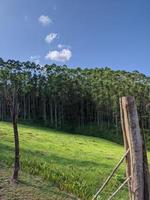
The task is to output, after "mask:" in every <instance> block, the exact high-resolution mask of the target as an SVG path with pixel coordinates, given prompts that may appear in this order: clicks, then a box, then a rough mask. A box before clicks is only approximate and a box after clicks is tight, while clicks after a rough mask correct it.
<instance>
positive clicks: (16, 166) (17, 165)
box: [12, 113, 20, 182]
mask: <svg viewBox="0 0 150 200" xmlns="http://www.w3.org/2000/svg"><path fill="white" fill-rule="evenodd" d="M13 129H14V142H15V163H14V171H13V177H12V179H13V181H14V182H16V181H17V180H18V172H19V168H20V162H19V134H18V126H17V119H16V114H15V113H14V114H13Z"/></svg>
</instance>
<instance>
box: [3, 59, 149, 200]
mask: <svg viewBox="0 0 150 200" xmlns="http://www.w3.org/2000/svg"><path fill="white" fill-rule="evenodd" d="M123 96H134V97H135V100H136V104H137V110H138V115H139V122H140V127H141V128H143V129H142V130H144V131H145V133H146V134H145V136H146V144H147V147H148V150H149V143H150V138H149V129H150V77H149V76H146V75H144V74H142V73H140V72H138V71H133V72H127V71H122V70H118V71H114V70H112V69H111V68H109V67H105V68H100V67H96V68H84V69H82V68H79V67H77V68H70V67H67V66H66V65H63V66H58V65H56V64H52V65H47V64H46V65H39V64H35V63H34V62H29V61H27V62H20V61H16V60H7V61H5V60H3V59H2V58H0V120H1V122H0V136H1V142H0V168H1V171H0V175H1V177H2V178H0V188H4V189H5V190H6V191H3V192H2V195H3V196H4V197H5V198H4V200H5V199H6V200H7V199H9V198H12V197H14V198H15V199H18V200H22V199H23V200H26V199H29V195H31V196H32V199H40V200H43V199H48V200H49V199H59V198H60V199H64V200H65V199H70V200H73V199H76V200H77V199H78V198H81V199H84V200H89V199H91V198H92V196H93V194H94V193H95V192H96V191H97V189H98V187H99V181H100V180H101V184H102V181H103V180H104V178H106V177H107V176H108V174H109V173H110V170H111V169H112V168H113V167H114V163H117V161H118V160H119V158H120V157H121V154H123V148H122V146H121V145H120V144H121V143H122V140H121V138H122V131H121V119H120V108H119V99H120V98H121V97H123ZM10 121H12V123H10ZM12 124H13V127H12ZM68 133H71V134H68ZM73 133H74V134H73ZM75 133H77V134H75ZM82 134H84V135H88V136H97V137H98V138H94V137H87V136H82ZM102 138H104V139H102ZM108 140H111V142H110V141H108ZM112 141H113V142H112ZM117 143H119V144H117ZM12 166H14V169H13V175H12V179H11V180H12V182H13V183H15V184H16V183H17V184H18V183H19V184H18V186H17V187H16V186H14V184H11V185H10V184H9V185H7V184H6V185H5V184H4V182H7V181H6V180H7V179H8V178H7V177H8V176H9V175H8V173H10V172H9V170H10V168H11V169H12ZM101 166H102V167H101ZM124 167H125V166H122V167H121V169H120V171H119V175H116V176H115V177H114V178H113V179H112V180H111V184H110V186H109V187H108V189H106V190H105V192H104V193H103V195H102V196H101V199H103V200H105V199H106V198H108V196H110V193H112V192H113V191H114V190H116V189H117V187H119V185H120V184H121V183H122V182H123V181H124V179H125V176H124V174H125V169H124ZM24 173H27V175H24ZM20 174H21V175H20ZM29 174H30V175H33V176H38V177H39V178H41V181H42V184H41V185H40V186H39V187H40V188H43V190H46V191H47V192H46V196H45V197H44V196H43V195H44V194H45V193H43V192H42V190H41V191H40V195H42V196H43V197H40V198H39V194H38V192H39V189H37V194H36V195H35V196H36V197H34V193H33V191H32V190H33V189H34V190H35V188H36V187H35V182H36V179H37V178H35V177H33V180H31V178H28V179H27V177H28V176H29ZM3 179H4V180H5V179H6V180H5V181H3ZM20 180H21V181H22V182H20ZM43 180H44V181H49V183H51V184H54V186H55V187H56V188H53V190H52V191H51V190H50V187H49V186H47V185H45V184H46V182H44V183H43ZM28 182H29V183H28ZM23 183H24V184H23ZM33 184H34V185H33ZM47 184H48V183H47ZM29 185H30V189H31V187H32V189H31V191H30V192H28V190H29V188H28V187H29ZM14 187H15V188H14ZM18 187H20V188H22V187H23V188H22V189H21V190H19V189H18V192H15V194H14V193H13V192H14V191H17V188H18ZM45 187H46V189H44V188H45ZM8 188H9V189H8ZM4 189H3V190H4ZM8 190H10V192H8ZM54 191H56V193H55V195H54V194H53V192H54ZM57 191H58V192H57ZM0 192H1V191H0ZM63 192H67V193H63ZM26 193H27V194H26ZM69 193H71V194H73V196H71V197H70V194H69ZM0 194H1V193H0ZM7 194H8V195H7ZM17 195H18V196H17ZM24 195H25V196H26V197H25V196H24ZM49 195H50V197H49ZM122 195H123V200H126V199H128V192H127V187H125V188H124V190H122V191H121V192H120V194H118V196H117V199H118V200H120V199H121V196H122ZM0 197H1V196H0Z"/></svg>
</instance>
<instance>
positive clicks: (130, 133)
mask: <svg viewBox="0 0 150 200" xmlns="http://www.w3.org/2000/svg"><path fill="white" fill-rule="evenodd" d="M120 110H121V123H122V130H123V138H124V145H125V148H126V151H127V150H128V149H129V150H130V152H129V154H128V155H127V156H126V174H127V177H131V178H130V181H129V182H128V183H129V184H128V187H129V196H130V199H131V200H150V189H149V170H148V162H147V153H146V148H145V145H144V137H143V136H142V135H141V130H140V127H139V120H138V114H137V108H136V104H135V99H134V97H130V96H129V97H122V98H121V99H120Z"/></svg>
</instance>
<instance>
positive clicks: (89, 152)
mask: <svg viewBox="0 0 150 200" xmlns="http://www.w3.org/2000/svg"><path fill="white" fill-rule="evenodd" d="M19 133H20V148H21V152H20V154H21V157H20V158H21V171H22V172H23V173H27V174H31V175H34V176H38V177H40V178H41V179H42V180H43V182H41V187H42V184H44V182H49V183H50V184H52V185H54V186H55V187H57V188H59V190H62V191H65V192H66V193H69V194H73V195H75V196H76V197H79V198H81V199H86V200H88V199H91V197H92V195H93V194H94V193H95V192H96V191H97V189H98V188H99V187H100V186H101V185H102V183H103V182H104V180H105V179H106V178H107V176H108V175H109V173H110V172H111V170H112V169H113V168H114V166H115V165H116V163H117V162H118V161H119V160H120V158H121V156H122V155H123V154H124V148H123V147H122V146H120V145H118V144H115V143H112V142H109V141H107V140H104V139H98V138H94V137H88V136H81V135H72V134H67V133H65V132H58V131H54V130H51V129H48V128H42V127H35V126H28V125H19ZM13 157H14V142H13V132H12V125H11V123H7V122H0V163H2V164H5V165H6V166H7V167H12V165H13ZM7 175H8V174H7ZM21 178H22V176H21V177H20V179H21ZM124 179H125V166H124V165H122V166H121V168H120V169H119V170H118V173H117V174H116V175H115V177H114V178H113V179H112V180H111V182H110V183H109V185H108V186H107V187H106V189H105V190H104V191H103V192H102V194H101V196H100V197H99V198H98V199H100V200H106V199H107V198H108V197H109V195H110V194H111V193H112V192H113V191H114V190H115V189H116V188H117V187H118V186H119V185H120V184H121V183H122V182H123V180H124ZM0 181H1V180H0ZM50 190H51V188H50ZM59 195H61V193H60V194H59ZM10 199H11V198H10ZM34 199H36V198H34ZM45 199H46V198H45ZM49 199H51V198H49ZM53 199H54V200H55V199H59V198H55V197H54V198H53ZM60 199H63V198H60ZM66 199H67V198H66ZM114 199H116V200H127V199H128V194H127V188H124V189H123V190H122V191H121V192H120V193H119V194H118V195H117V196H116V197H115V198H114Z"/></svg>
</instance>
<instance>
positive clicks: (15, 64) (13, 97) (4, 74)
mask: <svg viewBox="0 0 150 200" xmlns="http://www.w3.org/2000/svg"><path fill="white" fill-rule="evenodd" d="M27 77H28V74H27V73H26V72H25V70H24V66H23V65H22V63H20V62H19V61H14V60H8V61H7V62H4V63H3V65H1V66H0V80H1V87H2V88H3V94H4V97H5V100H6V102H7V104H8V106H9V108H10V113H11V118H12V123H13V130H14V143H15V161H14V171H13V176H12V180H13V181H14V182H16V181H17V179H18V172H19V168H20V159H19V154H20V150H19V133H18V126H17V121H18V115H19V98H20V95H21V93H22V91H23V88H24V87H25V85H26V80H27Z"/></svg>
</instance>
